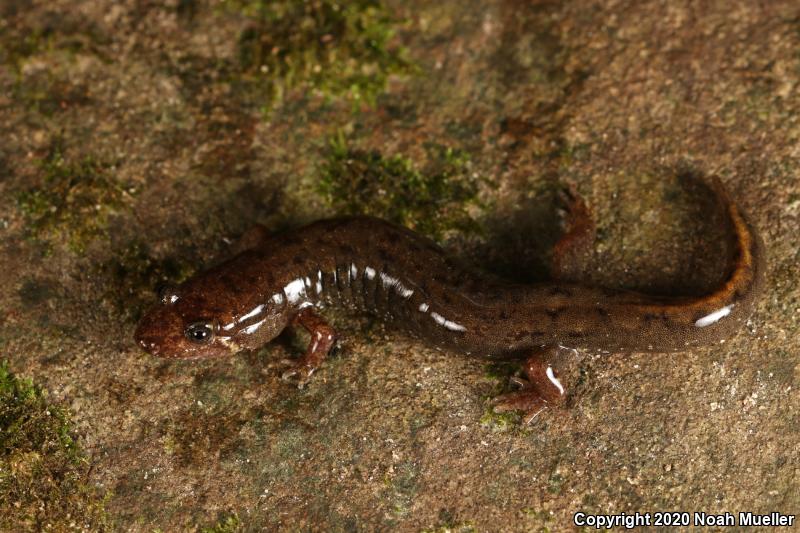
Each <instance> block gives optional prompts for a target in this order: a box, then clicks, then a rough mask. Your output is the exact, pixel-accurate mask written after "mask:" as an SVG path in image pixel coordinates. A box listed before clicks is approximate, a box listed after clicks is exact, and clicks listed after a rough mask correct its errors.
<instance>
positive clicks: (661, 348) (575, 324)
mask: <svg viewBox="0 0 800 533" xmlns="http://www.w3.org/2000/svg"><path fill="white" fill-rule="evenodd" d="M703 183H705V184H706V185H707V186H708V187H709V188H710V189H711V190H712V192H713V193H714V195H715V197H716V199H717V201H718V203H719V206H720V208H721V209H723V210H724V212H725V215H726V220H727V222H726V223H727V224H728V225H729V228H727V230H728V231H727V233H728V234H729V235H730V238H731V243H732V245H731V247H730V248H731V249H732V259H731V260H730V261H729V263H730V264H729V267H728V268H729V273H728V275H727V277H726V278H725V280H724V282H722V283H721V285H720V286H718V287H717V288H716V289H715V290H713V291H711V292H710V293H708V294H705V295H702V296H697V297H687V296H676V297H664V296H652V295H647V294H642V293H639V292H632V291H625V290H611V289H605V288H597V287H591V286H585V285H581V284H579V283H574V282H570V281H566V280H565V279H564V278H567V277H568V276H566V275H564V274H565V272H566V271H567V270H568V269H567V266H566V264H565V263H566V262H567V261H566V260H565V258H568V257H569V256H570V254H572V253H573V252H574V251H575V250H576V249H577V248H579V247H582V246H587V245H591V244H592V242H593V236H594V224H593V223H592V222H591V217H590V216H589V212H588V210H587V209H586V206H585V204H584V203H583V202H582V201H581V200H580V198H579V197H577V196H576V195H574V194H573V195H572V196H571V199H570V201H569V205H568V207H567V210H566V212H567V221H568V224H567V228H566V231H565V234H564V236H563V237H562V239H561V241H559V243H558V244H557V246H556V248H555V253H554V256H555V257H554V268H553V270H554V272H553V275H554V281H552V282H549V283H541V284H531V285H522V284H514V283H507V282H504V281H502V280H498V279H496V278H493V277H491V276H489V275H486V274H482V273H480V272H477V271H475V270H473V269H471V268H469V267H466V266H464V265H462V264H461V263H460V262H459V261H457V260H455V259H454V258H452V257H451V256H450V255H448V253H447V252H445V251H444V250H443V249H442V248H440V247H439V246H438V245H436V244H435V243H434V242H433V241H431V240H429V239H427V238H425V237H423V236H421V235H418V234H416V233H414V232H412V231H411V230H409V229H406V228H403V227H400V226H396V225H394V224H390V223H389V222H386V221H384V220H380V219H377V218H371V217H364V216H357V217H345V218H334V219H329V220H320V221H317V222H314V223H312V224H309V225H307V226H304V227H301V228H299V229H295V230H293V231H288V232H285V233H282V234H276V235H269V234H268V232H267V231H266V230H265V229H264V228H263V227H257V228H255V229H254V230H253V231H251V232H249V233H248V234H246V235H245V236H244V237H243V239H242V251H241V252H240V253H238V254H237V255H235V256H234V257H233V258H232V259H230V260H228V261H226V262H223V263H221V264H219V265H218V266H215V267H213V268H211V269H210V270H207V271H205V272H203V273H200V274H198V275H196V276H194V277H193V278H191V279H189V280H187V281H186V282H184V283H182V284H180V285H179V286H175V287H171V288H167V289H165V290H163V291H161V294H160V303H159V304H158V305H157V306H155V307H154V308H153V309H151V310H150V311H149V312H148V313H146V315H145V316H144V317H143V318H142V320H141V322H140V323H139V325H138V328H137V330H136V333H135V338H136V341H137V342H138V344H139V345H140V346H141V347H142V348H143V349H144V350H146V351H147V352H149V353H151V354H153V355H156V356H160V357H170V358H192V357H219V356H224V355H231V354H234V353H236V352H239V351H241V350H253V349H256V348H259V347H261V346H262V345H264V344H265V343H267V342H269V341H271V340H272V339H274V338H275V337H276V336H277V335H278V334H280V333H281V331H283V330H284V328H286V327H287V326H290V325H291V326H301V327H303V328H305V329H306V330H308V331H309V333H310V334H311V341H310V343H309V346H308V348H307V350H306V352H305V354H304V355H303V356H302V357H300V358H299V359H297V360H295V361H294V362H293V364H292V365H291V366H290V367H289V369H288V370H287V371H286V372H284V374H283V376H284V378H285V379H292V380H296V381H297V382H298V383H299V384H300V386H302V385H303V384H305V383H306V382H307V381H308V379H309V378H310V377H311V375H312V374H313V373H314V371H315V370H317V369H318V368H319V366H320V364H321V363H322V362H323V361H324V360H325V358H326V356H327V354H328V352H329V351H330V350H331V348H332V347H333V346H334V343H335V341H336V337H337V333H336V331H335V330H334V329H333V328H332V327H331V326H330V325H329V324H328V323H327V322H326V321H325V319H324V318H322V317H321V316H320V314H319V311H320V310H321V309H323V308H325V307H326V306H348V307H351V308H355V309H357V310H360V311H365V312H371V313H375V314H377V315H378V316H379V317H381V318H382V319H384V320H385V321H386V322H388V323H391V324H394V325H396V326H397V327H399V329H401V330H404V331H406V332H408V333H411V334H413V335H414V336H416V337H419V338H420V339H423V340H424V341H425V342H427V343H430V344H432V345H434V346H437V347H442V348H446V349H450V350H452V351H455V352H460V353H463V354H471V355H477V356H486V357H491V358H503V359H508V358H514V359H519V360H520V361H522V371H523V374H524V376H525V378H526V379H523V378H514V380H513V381H514V382H515V383H517V384H518V385H520V387H521V388H520V390H519V391H517V392H512V393H509V394H505V395H503V396H500V397H498V398H496V399H495V400H494V409H495V410H496V411H504V410H523V411H525V412H526V413H527V415H526V420H527V421H529V420H530V419H532V418H533V417H534V416H535V415H536V414H537V413H538V412H540V411H541V410H542V409H544V408H545V407H548V406H551V405H557V404H560V403H561V402H563V400H564V398H565V394H566V391H565V385H564V383H562V380H561V379H559V365H560V364H561V363H560V361H563V359H564V357H565V353H566V352H567V351H571V350H572V349H589V350H597V351H605V352H644V351H651V352H669V351H682V350H688V349H691V348H693V347H697V346H703V345H709V344H712V343H715V342H719V341H721V340H723V339H725V338H726V337H728V336H730V335H731V334H733V333H734V332H736V331H737V330H739V329H740V328H741V327H742V325H743V323H744V321H745V320H746V319H747V318H748V316H749V315H750V313H751V310H752V308H753V304H754V301H755V299H756V296H757V294H758V293H759V289H760V286H761V284H762V278H763V271H764V257H763V246H762V244H761V240H760V238H759V237H758V235H757V234H756V233H755V232H754V230H753V229H752V227H751V226H750V224H749V223H748V222H747V221H746V219H745V218H744V216H743V215H742V213H741V212H740V210H739V208H738V207H737V206H736V204H735V203H733V202H732V201H731V200H730V198H729V196H728V194H727V193H726V191H725V190H724V189H723V187H722V185H721V183H720V182H719V180H717V179H712V180H710V181H709V182H708V183H706V182H703Z"/></svg>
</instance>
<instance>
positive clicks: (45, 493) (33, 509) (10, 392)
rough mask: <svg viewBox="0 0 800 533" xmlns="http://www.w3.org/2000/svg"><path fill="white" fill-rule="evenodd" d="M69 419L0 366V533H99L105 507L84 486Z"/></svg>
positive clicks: (105, 521) (84, 467)
mask: <svg viewBox="0 0 800 533" xmlns="http://www.w3.org/2000/svg"><path fill="white" fill-rule="evenodd" d="M70 426H71V424H70V419H69V414H68V413H67V411H65V410H64V409H61V408H59V407H56V406H53V405H48V404H47V402H46V401H45V398H44V395H43V393H42V390H41V389H39V388H38V387H36V386H34V385H33V383H32V382H31V380H29V379H20V378H17V377H16V376H14V375H13V374H11V373H10V372H9V371H8V366H7V365H6V364H5V363H2V364H0V454H1V455H0V501H2V502H5V503H4V505H3V512H2V513H0V529H2V530H4V531H33V530H36V531H67V530H83V529H88V530H91V531H101V530H104V529H107V528H109V526H110V522H109V518H108V516H107V515H106V513H105V510H104V501H103V499H101V498H100V496H99V494H98V493H97V491H96V490H95V489H94V488H93V487H91V486H90V485H87V477H88V461H87V459H86V457H85V455H84V453H83V452H82V451H81V450H80V448H79V447H78V445H77V444H76V443H75V441H74V439H73V437H72V436H71V429H70Z"/></svg>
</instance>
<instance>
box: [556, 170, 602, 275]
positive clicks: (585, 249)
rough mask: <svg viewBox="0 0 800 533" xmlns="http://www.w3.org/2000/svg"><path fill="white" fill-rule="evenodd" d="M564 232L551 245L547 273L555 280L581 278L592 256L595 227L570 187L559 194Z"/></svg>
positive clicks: (589, 215)
mask: <svg viewBox="0 0 800 533" xmlns="http://www.w3.org/2000/svg"><path fill="white" fill-rule="evenodd" d="M559 200H560V202H561V204H562V209H561V212H562V218H563V222H562V224H563V227H564V233H563V235H562V236H561V238H560V239H559V241H558V242H557V243H556V245H555V247H554V248H553V258H552V262H551V264H550V275H551V276H552V277H553V278H554V279H556V280H558V281H570V282H578V281H581V278H582V277H583V274H584V272H585V271H586V269H587V268H589V266H590V263H591V261H592V258H593V256H594V243H595V237H596V228H595V225H594V220H592V214H591V212H590V211H589V207H588V206H587V205H586V202H584V201H583V198H581V197H580V196H579V195H578V192H577V190H576V189H575V187H574V186H567V187H564V188H563V189H562V190H561V192H560V195H559Z"/></svg>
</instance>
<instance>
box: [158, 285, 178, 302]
mask: <svg viewBox="0 0 800 533" xmlns="http://www.w3.org/2000/svg"><path fill="white" fill-rule="evenodd" d="M156 294H158V301H159V302H161V303H162V304H165V305H166V304H174V303H175V302H177V301H178V291H177V289H176V288H175V287H173V286H172V285H167V284H164V285H159V286H158V287H156Z"/></svg>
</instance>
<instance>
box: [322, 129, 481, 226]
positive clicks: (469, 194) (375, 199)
mask: <svg viewBox="0 0 800 533" xmlns="http://www.w3.org/2000/svg"><path fill="white" fill-rule="evenodd" d="M426 151H427V158H426V159H427V164H426V165H425V166H424V167H423V168H419V167H418V166H417V165H415V164H414V163H413V162H412V161H411V160H410V159H409V158H407V157H403V156H401V155H392V156H384V155H383V154H381V153H380V152H377V151H364V150H359V149H355V148H352V147H350V146H349V144H348V143H347V141H346V140H345V139H344V137H342V136H339V137H336V138H334V139H332V140H331V142H330V143H329V148H328V153H327V157H326V160H325V162H324V164H323V165H322V168H321V169H320V170H321V174H322V175H321V178H320V181H319V182H318V191H319V192H320V193H321V194H322V195H323V196H324V197H325V198H326V199H327V201H328V202H329V203H330V205H331V206H332V207H333V208H334V209H335V210H337V211H338V212H339V213H341V214H352V215H354V214H365V215H374V216H378V217H381V218H385V219H387V220H390V221H392V222H395V223H397V224H401V225H403V226H406V227H408V228H411V229H414V230H416V231H418V232H420V233H423V234H425V235H428V236H430V237H432V238H434V239H437V240H441V239H442V238H444V236H445V233H446V232H448V231H451V230H456V231H460V232H464V233H472V234H476V233H480V226H479V225H478V224H477V222H476V221H475V218H474V215H473V212H472V211H473V210H476V209H477V210H480V209H481V208H483V207H484V205H483V203H482V202H481V201H480V200H479V198H478V193H479V190H480V185H481V184H482V183H483V182H484V180H482V179H480V178H478V177H477V176H475V175H474V174H473V173H471V172H470V170H471V165H470V159H469V155H468V154H467V153H466V152H463V151H461V150H457V149H454V148H450V147H447V146H442V145H438V144H428V145H427V146H426Z"/></svg>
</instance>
